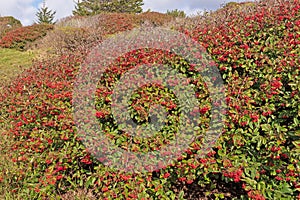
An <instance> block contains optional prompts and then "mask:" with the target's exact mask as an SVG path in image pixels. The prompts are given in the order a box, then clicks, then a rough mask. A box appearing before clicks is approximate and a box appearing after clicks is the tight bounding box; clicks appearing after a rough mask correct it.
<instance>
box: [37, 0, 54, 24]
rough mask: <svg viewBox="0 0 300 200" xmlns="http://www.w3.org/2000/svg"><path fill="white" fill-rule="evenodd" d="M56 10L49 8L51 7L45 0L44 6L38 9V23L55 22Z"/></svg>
mask: <svg viewBox="0 0 300 200" xmlns="http://www.w3.org/2000/svg"><path fill="white" fill-rule="evenodd" d="M55 14H56V11H52V10H49V8H48V7H47V6H46V1H45V0H44V1H43V6H42V7H41V8H40V9H38V12H37V13H36V17H37V18H38V21H37V23H38V24H54V23H55V22H54V21H53V20H54V17H55Z"/></svg>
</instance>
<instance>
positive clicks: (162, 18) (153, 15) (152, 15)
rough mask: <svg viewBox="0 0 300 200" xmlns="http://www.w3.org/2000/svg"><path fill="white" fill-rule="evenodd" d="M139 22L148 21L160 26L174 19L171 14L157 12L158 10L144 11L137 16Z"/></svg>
mask: <svg viewBox="0 0 300 200" xmlns="http://www.w3.org/2000/svg"><path fill="white" fill-rule="evenodd" d="M138 17H139V19H140V23H141V24H143V23H147V22H148V23H149V22H150V24H151V25H154V26H162V25H164V24H167V23H168V22H171V21H172V20H174V17H173V16H171V15H167V14H163V13H159V12H144V13H141V14H140V15H139V16H138Z"/></svg>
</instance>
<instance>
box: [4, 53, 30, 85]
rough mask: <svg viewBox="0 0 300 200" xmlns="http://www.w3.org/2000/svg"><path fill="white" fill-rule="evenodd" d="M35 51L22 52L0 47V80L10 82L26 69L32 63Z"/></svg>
mask: <svg viewBox="0 0 300 200" xmlns="http://www.w3.org/2000/svg"><path fill="white" fill-rule="evenodd" d="M34 58H35V52H33V51H26V52H21V51H17V50H14V49H2V48H0V82H1V83H2V84H3V83H4V84H6V83H9V82H10V81H11V80H12V79H13V78H14V77H16V76H17V75H18V74H20V73H21V72H22V71H23V70H24V69H26V68H28V67H30V66H31V65H32V62H33V59H34Z"/></svg>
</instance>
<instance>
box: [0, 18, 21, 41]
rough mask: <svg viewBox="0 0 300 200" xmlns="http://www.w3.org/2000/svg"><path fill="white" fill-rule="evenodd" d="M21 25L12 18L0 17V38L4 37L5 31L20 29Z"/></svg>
mask: <svg viewBox="0 0 300 200" xmlns="http://www.w3.org/2000/svg"><path fill="white" fill-rule="evenodd" d="M21 26H22V24H21V22H20V21H19V20H17V19H15V18H14V17H11V16H8V17H0V38H1V37H2V35H4V34H5V33H6V32H7V31H9V30H12V29H14V28H18V27H21Z"/></svg>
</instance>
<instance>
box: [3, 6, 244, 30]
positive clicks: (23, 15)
mask: <svg viewBox="0 0 300 200" xmlns="http://www.w3.org/2000/svg"><path fill="white" fill-rule="evenodd" d="M232 1H234V2H243V1H245V0H144V6H143V10H144V11H146V10H148V9H150V10H151V11H157V12H166V11H167V10H174V9H179V10H183V11H185V12H186V13H187V14H196V13H197V12H201V11H203V10H216V9H218V8H220V7H221V5H222V4H225V3H227V2H232ZM74 2H75V1H74V0H47V1H46V5H47V7H49V9H51V10H53V11H56V15H55V17H56V20H57V19H61V18H64V17H67V16H70V15H72V10H73V9H74V6H75V3H74ZM41 6H42V0H0V16H13V17H15V18H16V19H18V20H20V21H21V23H22V24H23V25H24V26H26V25H31V24H33V23H34V22H35V21H36V20H37V19H36V16H35V14H36V12H37V10H38V8H40V7H41Z"/></svg>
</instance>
